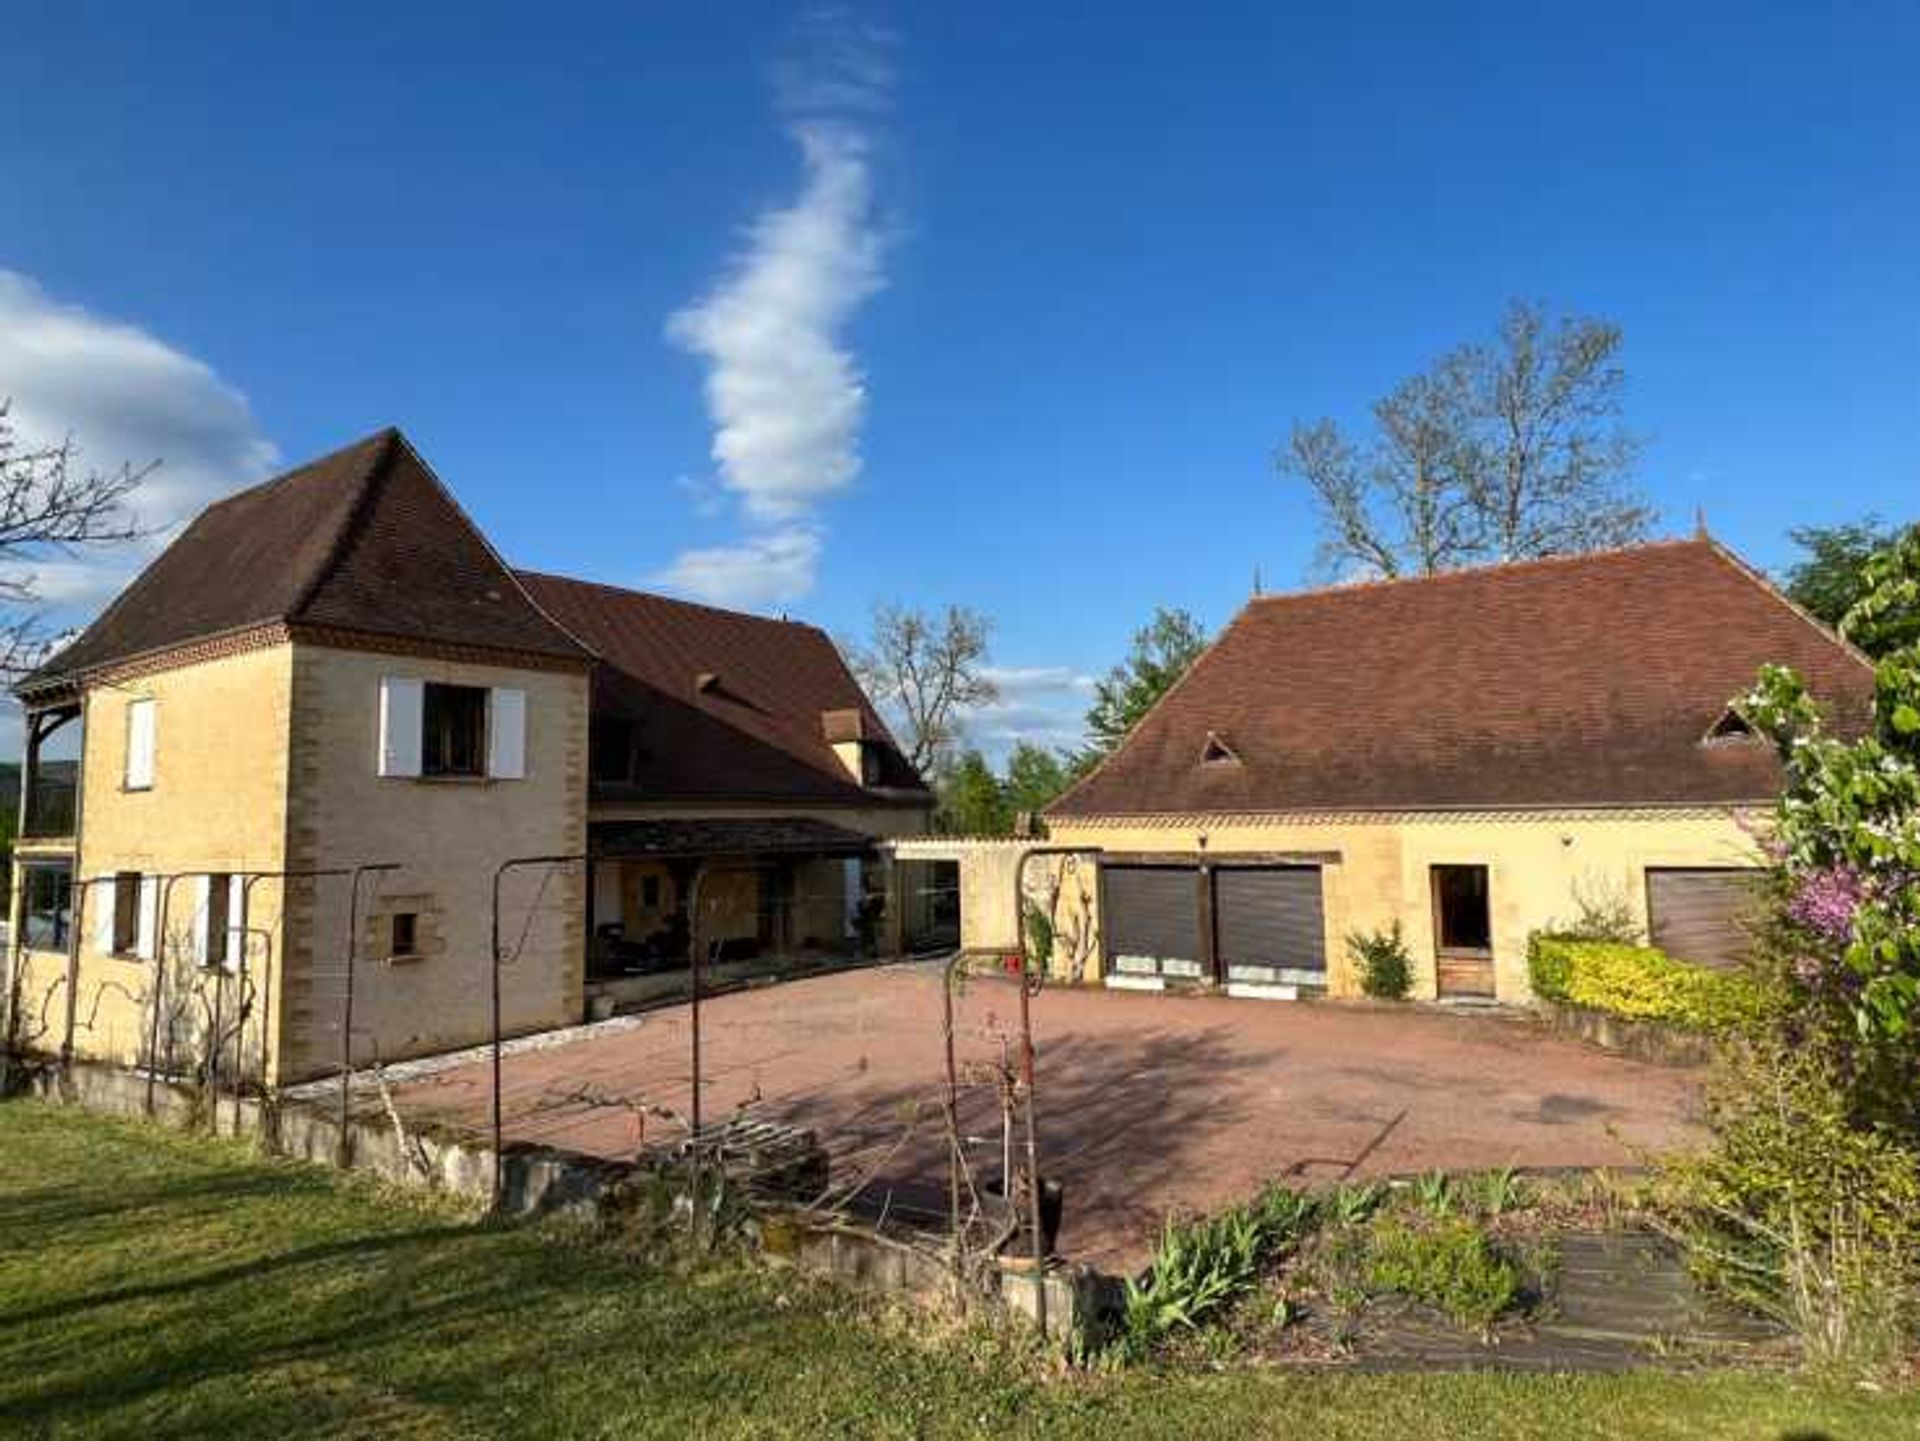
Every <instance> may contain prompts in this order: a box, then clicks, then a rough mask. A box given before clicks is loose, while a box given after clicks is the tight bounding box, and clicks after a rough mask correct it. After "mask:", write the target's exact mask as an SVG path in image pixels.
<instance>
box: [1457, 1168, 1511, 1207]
mask: <svg viewBox="0 0 1920 1441" xmlns="http://www.w3.org/2000/svg"><path fill="white" fill-rule="evenodd" d="M1468 1190H1469V1193H1470V1196H1471V1199H1472V1204H1473V1205H1474V1207H1475V1208H1476V1209H1477V1210H1479V1211H1480V1213H1481V1214H1482V1215H1486V1216H1504V1215H1506V1213H1507V1212H1509V1211H1511V1210H1513V1209H1514V1208H1515V1207H1516V1206H1518V1205H1519V1204H1520V1203H1521V1201H1522V1200H1523V1199H1524V1187H1523V1186H1522V1183H1521V1180H1520V1177H1519V1176H1518V1175H1516V1174H1515V1173H1514V1170H1513V1167H1511V1166H1503V1167H1502V1168H1501V1169H1500V1170H1498V1171H1482V1172H1481V1173H1480V1174H1479V1175H1477V1176H1474V1177H1473V1178H1472V1179H1471V1180H1470V1181H1469V1183H1468Z"/></svg>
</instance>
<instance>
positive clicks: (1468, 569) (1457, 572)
mask: <svg viewBox="0 0 1920 1441" xmlns="http://www.w3.org/2000/svg"><path fill="white" fill-rule="evenodd" d="M1716 545H1718V542H1717V541H1714V540H1711V539H1704V540H1703V539H1702V538H1701V537H1699V536H1693V535H1689V536H1666V537H1663V538H1662V539H1659V540H1642V541H1635V542H1634V543H1633V544H1631V545H1614V546H1608V547H1607V548H1606V549H1604V550H1581V551H1566V552H1562V553H1560V554H1557V555H1534V556H1528V557H1527V558H1526V559H1524V560H1495V561H1488V562H1487V563H1485V564H1484V565H1463V566H1460V567H1458V568H1457V569H1454V570H1440V571H1434V572H1433V573H1432V574H1430V575H1382V576H1369V577H1367V578H1366V579H1364V580H1343V581H1335V582H1334V583H1333V584H1331V585H1318V586H1312V587H1309V588H1308V589H1306V590H1285V591H1270V592H1268V593H1266V594H1264V595H1255V596H1249V597H1248V598H1247V603H1248V604H1249V605H1264V604H1268V603H1271V602H1274V601H1288V600H1308V599H1311V598H1313V597H1315V596H1323V595H1346V594H1349V593H1351V592H1354V591H1365V590H1385V589H1388V588H1389V587H1392V586H1403V585H1430V584H1437V583H1438V582H1441V581H1449V580H1464V579H1469V578H1472V577H1475V576H1488V575H1500V574H1504V573H1506V572H1509V571H1515V570H1538V569H1543V568H1545V567H1547V566H1564V565H1580V564H1591V563H1592V562H1594V561H1600V560H1614V559H1618V558H1620V557H1622V556H1630V555H1642V554H1645V553H1646V552H1648V551H1655V550H1682V549H1685V548H1686V547H1688V546H1716Z"/></svg>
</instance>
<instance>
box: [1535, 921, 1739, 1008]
mask: <svg viewBox="0 0 1920 1441" xmlns="http://www.w3.org/2000/svg"><path fill="white" fill-rule="evenodd" d="M1527 968H1528V970H1529V972H1530V973H1531V975H1532V979H1533V993H1534V994H1535V995H1536V996H1540V997H1542V998H1544V999H1546V1000H1550V1001H1563V1002H1565V1003H1566V1004H1568V1005H1571V1006H1587V1007H1589V1008H1591V1009H1593V1010H1596V1011H1607V1012H1609V1013H1611V1014H1613V1015H1616V1016H1625V1017H1628V1018H1630V1019H1633V1020H1644V1021H1666V1022H1668V1023H1670V1024H1672V1025H1676V1026H1683V1027H1686V1028H1687V1029H1689V1030H1696V1031H1722V1030H1727V1029H1729V1028H1731V1027H1733V1026H1738V1025H1742V1024H1745V1023H1746V1022H1748V1021H1751V1020H1753V1019H1754V1017H1756V1016H1757V1015H1758V1014H1759V1013H1760V1011H1761V1009H1762V1005H1763V1001H1762V996H1761V991H1760V988H1759V987H1758V986H1756V985H1755V984H1754V983H1753V982H1752V981H1751V980H1749V979H1747V978H1746V977H1745V976H1740V975H1728V974H1725V973H1723V972H1720V971H1709V970H1707V969H1705V968H1704V967H1701V966H1693V965H1688V964H1687V963H1686V962H1685V961H1676V960H1674V959H1673V957H1671V956H1669V955H1667V954H1666V953H1665V952H1663V951H1657V950H1655V949H1654V948H1653V947H1651V946H1629V945H1624V944H1622V943H1620V942H1618V941H1582V940H1572V939H1568V938H1566V937H1563V936H1550V935H1536V936H1534V937H1533V938H1532V939H1531V940H1529V941H1528V943H1527Z"/></svg>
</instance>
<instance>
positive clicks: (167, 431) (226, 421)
mask: <svg viewBox="0 0 1920 1441" xmlns="http://www.w3.org/2000/svg"><path fill="white" fill-rule="evenodd" d="M0 400H10V401H11V405H10V410H9V414H8V421H9V423H10V424H11V425H12V427H13V430H14V438H15V441H16V443H17V445H18V446H19V447H21V448H37V447H40V446H44V445H53V444H58V443H59V442H61V441H62V440H65V439H66V438H67V437H69V436H71V437H72V439H73V442H74V444H75V445H76V447H77V448H78V450H79V454H78V457H77V463H78V464H79V465H80V466H82V467H92V468H95V469H98V470H101V471H108V472H111V471H117V470H118V469H119V468H120V467H121V466H123V465H132V466H134V467H136V468H137V467H140V466H144V465H146V464H148V463H149V462H153V461H158V462H159V465H158V467H157V468H156V469H155V470H153V471H152V472H151V473H150V474H149V475H148V476H147V478H146V479H145V481H143V482H142V484H141V485H140V488H139V489H138V490H136V491H135V492H134V493H133V495H132V496H131V497H130V498H129V500H128V508H129V509H130V511H131V512H132V514H133V517H134V519H135V520H136V521H137V522H138V523H139V524H140V525H141V526H142V527H143V528H145V529H147V530H149V531H151V532H152V534H151V535H149V536H148V537H147V538H146V539H144V540H142V541H139V542H137V543H135V544H133V545H127V546H120V547H116V548H114V549H112V550H105V551H97V552H96V551H78V552H75V553H73V554H71V555H60V554H48V555H35V556H31V557H28V558H26V559H25V560H23V561H15V562H13V563H10V564H9V565H8V566H7V570H8V572H9V573H10V574H12V575H13V576H15V577H19V576H31V577H32V578H33V584H34V588H35V589H36V591H37V592H38V593H39V596H40V600H41V603H42V604H43V605H44V607H45V609H46V621H47V624H48V625H49V627H50V628H57V629H62V630H65V629H68V628H71V627H75V626H78V625H83V624H85V623H86V621H88V620H89V619H91V618H92V615H93V613H94V612H95V611H97V610H98V609H99V608H100V607H101V606H102V605H104V604H105V603H106V602H107V601H108V600H110V599H111V598H112V597H113V595H114V593H115V592H116V591H118V590H119V589H120V588H121V587H122V586H124V585H125V584H126V583H127V582H128V581H129V580H130V579H132V577H133V574H134V572H136V571H137V570H139V569H140V568H141V567H142V566H144V565H145V564H146V563H147V562H148V561H149V560H151V559H152V558H153V557H154V556H155V555H156V554H158V553H159V551H160V550H161V549H162V548H163V547H164V546H165V545H166V543H167V542H168V541H169V540H171V539H172V538H173V536H174V535H175V534H176V533H177V532H178V529H179V527H180V525H181V524H182V523H183V522H184V521H186V520H188V519H190V518H191V517H192V516H193V515H195V514H197V513H198V512H199V510H200V509H201V508H202V507H203V506H205V505H206V504H207V503H208V502H209V501H212V500H215V499H217V498H218V497H220V496H222V495H225V494H227V493H228V492H230V491H232V490H235V489H237V488H239V487H240V486H242V485H246V484H249V483H251V482H253V481H257V480H260V479H262V478H264V477H265V476H266V475H267V474H269V473H270V472H271V471H272V470H273V468H274V466H275V464H276V463H277V461H278V459H279V452H278V451H277V450H276V449H275V447H274V445H273V443H272V442H271V441H269V440H268V439H267V438H266V437H265V435H263V434H262V433H261V431H260V427H259V424H258V422H256V421H255V419H254V416H253V412H252V410H251V408H250V407H249V406H248V404H247V398H246V396H244V395H243V394H241V392H240V391H239V390H237V389H235V388H234V387H233V386H232V385H230V384H229V383H228V382H226V381H224V380H222V379H221V378H220V377H219V375H217V374H216V373H215V372H214V371H213V369H212V368H211V367H209V366H208V365H207V364H206V363H205V362H203V361H200V360H196V359H195V358H194V357H193V356H191V355H188V354H186V353H184V352H183V351H180V350H177V349H175V348H174V347H173V346H171V345H168V344H167V343H166V342H165V341H163V340H161V339H159V338H158V337H156V336H154V335H152V334H149V333H148V332H147V331H144V330H142V329H140V328H139V327H138V326H134V325H129V324H127V323H125V322H124V321H118V320H114V319H111V318H109V317H107V316H102V315H97V314H95V313H93V312H92V311H89V310H86V309H84V308H83V307H81V306H78V305H74V304H71V303H69V302H66V301H62V300H57V299H55V298H54V297H53V296H51V295H49V294H47V292H46V291H45V290H44V289H43V288H42V287H41V286H40V285H39V284H38V283H37V282H36V281H34V280H33V279H32V278H30V277H29V276H26V275H22V274H20V273H19V272H17V271H11V270H5V269H0ZM18 736H19V718H18V713H17V711H16V710H15V709H14V708H13V706H12V704H11V702H7V703H6V704H5V705H4V708H0V754H4V755H13V754H15V753H17V751H18V749H19V740H18Z"/></svg>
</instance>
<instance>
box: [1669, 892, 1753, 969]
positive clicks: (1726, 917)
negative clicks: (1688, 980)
mask: <svg viewBox="0 0 1920 1441" xmlns="http://www.w3.org/2000/svg"><path fill="white" fill-rule="evenodd" d="M1761 874H1762V873H1761V872H1759V871H1753V870H1681V869H1677V868H1676V869H1659V870H1655V869H1649V870H1648V871H1647V919H1648V922H1649V928H1650V930H1651V932H1652V937H1653V943H1654V945H1656V946H1658V947H1659V948H1660V949H1661V950H1663V951H1665V952H1666V953H1667V954H1668V955H1670V956H1672V957H1674V958H1675V959H1676V960H1682V961H1691V962H1693V964H1694V965H1696V966H1711V967H1712V968H1713V969H1715V970H1717V971H1725V970H1731V969H1733V968H1734V967H1736V966H1738V965H1739V964H1740V963H1741V961H1742V960H1743V959H1745V957H1746V953H1747V947H1748V944H1749V937H1748V934H1747V928H1746V924H1745V922H1746V917H1747V916H1748V914H1749V913H1750V912H1751V911H1752V909H1753V906H1754V902H1755V899H1756V892H1757V889H1758V887H1759V882H1760V877H1761Z"/></svg>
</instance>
